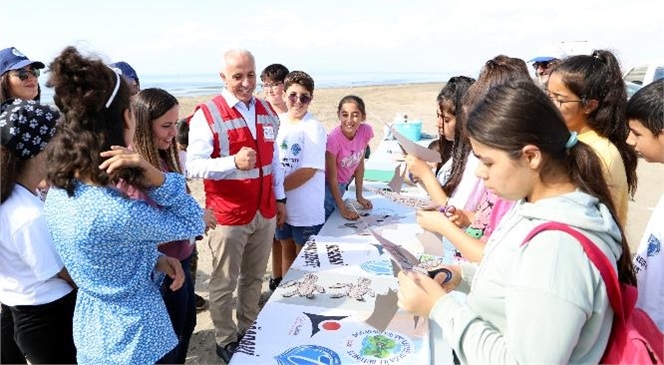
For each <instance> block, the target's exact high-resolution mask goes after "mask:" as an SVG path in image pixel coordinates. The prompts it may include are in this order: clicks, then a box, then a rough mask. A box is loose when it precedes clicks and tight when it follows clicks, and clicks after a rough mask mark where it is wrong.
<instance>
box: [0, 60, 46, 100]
mask: <svg viewBox="0 0 664 365" xmlns="http://www.w3.org/2000/svg"><path fill="white" fill-rule="evenodd" d="M44 67H45V66H44V64H43V63H41V62H39V61H31V60H30V59H28V57H26V56H25V55H24V54H23V53H21V52H20V51H19V50H18V49H16V48H14V47H9V48H5V49H3V50H2V51H0V75H1V76H0V102H3V101H5V100H7V99H25V100H39V96H40V93H39V81H38V80H37V78H38V77H39V73H40V72H39V70H41V69H43V68H44Z"/></svg>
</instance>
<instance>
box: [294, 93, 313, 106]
mask: <svg viewBox="0 0 664 365" xmlns="http://www.w3.org/2000/svg"><path fill="white" fill-rule="evenodd" d="M298 99H299V100H300V103H302V104H309V103H310V102H311V96H309V95H300V96H298V95H297V94H290V95H288V100H290V102H291V103H293V104H295V103H296V102H297V100H298Z"/></svg>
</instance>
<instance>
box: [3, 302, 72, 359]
mask: <svg viewBox="0 0 664 365" xmlns="http://www.w3.org/2000/svg"><path fill="white" fill-rule="evenodd" d="M75 306H76V290H72V292H71V293H69V294H67V295H65V296H64V297H62V298H60V299H58V300H56V301H53V302H51V303H47V304H41V305H17V306H15V307H9V306H6V305H4V304H3V305H2V319H1V323H0V324H1V327H2V333H1V334H0V338H2V348H1V349H0V352H1V353H2V363H4V364H25V363H26V358H27V359H28V361H30V363H31V364H75V363H76V347H75V346H74V339H73V336H72V321H73V317H74V307H75Z"/></svg>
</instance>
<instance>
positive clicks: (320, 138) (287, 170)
mask: <svg viewBox="0 0 664 365" xmlns="http://www.w3.org/2000/svg"><path fill="white" fill-rule="evenodd" d="M284 90H285V91H284V93H283V97H284V101H285V102H286V106H287V107H288V111H287V112H286V113H282V114H280V115H279V120H280V122H281V123H280V126H279V133H278V134H277V139H276V142H275V143H276V145H277V146H278V147H279V159H280V160H281V166H282V168H283V171H284V190H285V191H286V199H287V200H288V203H287V204H286V223H284V224H283V225H282V226H279V227H277V230H276V233H275V237H276V238H277V239H279V240H280V241H281V253H282V256H281V260H282V261H281V262H282V272H283V273H284V274H285V273H286V272H287V271H288V269H289V268H290V266H291V264H292V263H293V261H294V260H295V257H296V256H297V254H298V253H299V252H300V250H301V249H302V247H303V246H304V244H305V243H306V242H307V240H308V239H309V237H310V236H312V235H315V234H318V231H320V229H321V227H322V226H323V223H324V222H325V207H324V202H325V144H326V142H327V133H326V131H325V128H324V127H323V125H322V124H321V123H320V122H319V121H318V120H317V119H316V118H315V117H314V116H313V115H311V113H309V112H308V109H309V104H310V103H311V100H312V99H313V95H314V80H313V79H312V78H311V76H309V75H308V74H306V73H305V72H302V71H293V72H290V73H289V74H288V75H287V76H286V79H285V80H284Z"/></svg>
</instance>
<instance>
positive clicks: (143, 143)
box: [134, 88, 182, 173]
mask: <svg viewBox="0 0 664 365" xmlns="http://www.w3.org/2000/svg"><path fill="white" fill-rule="evenodd" d="M176 105H178V100H177V99H176V98H175V97H174V96H173V95H171V94H169V93H168V91H166V90H163V89H157V88H153V89H145V90H141V92H139V93H138V95H136V98H135V99H134V114H135V115H136V133H135V134H134V149H135V150H136V151H137V152H138V153H139V154H140V155H141V156H143V158H144V159H145V160H146V161H148V162H149V163H150V164H152V166H154V167H156V168H158V169H160V170H161V169H162V164H161V163H160V160H163V161H164V162H165V163H166V166H167V167H168V170H169V171H172V172H180V173H181V172H182V167H181V166H180V159H179V158H178V148H177V145H176V143H175V141H173V143H171V146H170V147H169V148H168V150H160V149H158V148H157V146H156V145H155V143H154V133H153V132H152V122H153V121H154V120H155V119H157V118H159V117H161V116H162V115H164V114H166V112H168V111H169V110H171V108H173V107H174V106H176Z"/></svg>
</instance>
